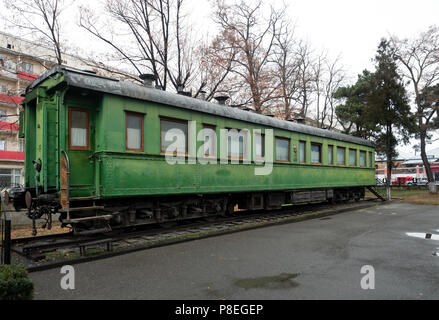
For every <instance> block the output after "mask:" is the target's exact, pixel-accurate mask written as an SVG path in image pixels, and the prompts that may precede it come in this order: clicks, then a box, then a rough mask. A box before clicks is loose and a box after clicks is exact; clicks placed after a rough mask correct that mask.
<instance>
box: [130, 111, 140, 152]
mask: <svg viewBox="0 0 439 320" xmlns="http://www.w3.org/2000/svg"><path fill="white" fill-rule="evenodd" d="M127 148H128V149H133V150H136V149H142V119H141V118H140V117H135V116H129V115H128V116H127Z"/></svg>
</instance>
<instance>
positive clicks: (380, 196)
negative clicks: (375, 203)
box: [367, 187, 387, 201]
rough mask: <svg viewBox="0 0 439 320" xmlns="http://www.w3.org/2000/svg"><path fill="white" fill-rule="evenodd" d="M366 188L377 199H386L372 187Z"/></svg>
mask: <svg viewBox="0 0 439 320" xmlns="http://www.w3.org/2000/svg"><path fill="white" fill-rule="evenodd" d="M367 190H369V191H370V192H372V193H373V194H374V195H375V196H376V197H377V198H378V199H380V200H381V201H387V199H385V198H384V197H383V196H382V195H380V194H379V193H378V192H377V191H376V190H375V188H374V187H367Z"/></svg>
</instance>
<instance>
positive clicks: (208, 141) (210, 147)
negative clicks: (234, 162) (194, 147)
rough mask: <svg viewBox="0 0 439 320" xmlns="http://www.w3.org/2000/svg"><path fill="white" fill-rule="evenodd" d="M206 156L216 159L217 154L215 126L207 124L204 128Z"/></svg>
mask: <svg viewBox="0 0 439 320" xmlns="http://www.w3.org/2000/svg"><path fill="white" fill-rule="evenodd" d="M203 141H204V155H205V156H206V157H214V156H215V155H216V152H215V126H211V125H207V124H205V125H204V126H203Z"/></svg>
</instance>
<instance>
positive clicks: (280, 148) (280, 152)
mask: <svg viewBox="0 0 439 320" xmlns="http://www.w3.org/2000/svg"><path fill="white" fill-rule="evenodd" d="M276 161H283V162H289V161H290V139H287V138H279V137H276Z"/></svg>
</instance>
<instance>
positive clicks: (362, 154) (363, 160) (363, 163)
mask: <svg viewBox="0 0 439 320" xmlns="http://www.w3.org/2000/svg"><path fill="white" fill-rule="evenodd" d="M360 167H366V151H360Z"/></svg>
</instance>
